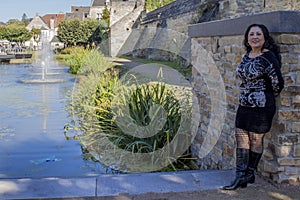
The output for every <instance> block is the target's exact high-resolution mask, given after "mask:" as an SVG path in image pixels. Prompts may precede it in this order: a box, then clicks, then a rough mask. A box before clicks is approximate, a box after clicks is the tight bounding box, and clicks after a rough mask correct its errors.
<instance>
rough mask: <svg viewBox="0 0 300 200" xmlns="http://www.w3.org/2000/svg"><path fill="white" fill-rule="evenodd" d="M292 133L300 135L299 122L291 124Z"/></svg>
mask: <svg viewBox="0 0 300 200" xmlns="http://www.w3.org/2000/svg"><path fill="white" fill-rule="evenodd" d="M292 133H300V122H292Z"/></svg>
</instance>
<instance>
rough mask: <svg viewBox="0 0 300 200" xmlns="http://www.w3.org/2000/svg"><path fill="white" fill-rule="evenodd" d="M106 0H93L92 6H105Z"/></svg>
mask: <svg viewBox="0 0 300 200" xmlns="http://www.w3.org/2000/svg"><path fill="white" fill-rule="evenodd" d="M105 2H106V0H93V2H92V7H95V6H105Z"/></svg>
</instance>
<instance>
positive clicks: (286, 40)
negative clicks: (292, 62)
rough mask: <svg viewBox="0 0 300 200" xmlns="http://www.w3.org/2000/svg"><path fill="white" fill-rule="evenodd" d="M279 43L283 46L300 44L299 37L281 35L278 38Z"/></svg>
mask: <svg viewBox="0 0 300 200" xmlns="http://www.w3.org/2000/svg"><path fill="white" fill-rule="evenodd" d="M277 41H278V43H281V44H298V43H299V42H300V40H299V36H298V35H292V34H281V35H279V36H278V38H277Z"/></svg>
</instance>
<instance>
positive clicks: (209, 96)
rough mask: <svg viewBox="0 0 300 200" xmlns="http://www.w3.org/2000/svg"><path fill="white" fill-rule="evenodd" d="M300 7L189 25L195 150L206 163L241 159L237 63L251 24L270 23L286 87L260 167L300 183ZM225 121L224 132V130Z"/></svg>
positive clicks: (226, 164) (221, 165)
mask: <svg viewBox="0 0 300 200" xmlns="http://www.w3.org/2000/svg"><path fill="white" fill-rule="evenodd" d="M299 20H300V12H299V11H275V12H270V13H261V14H256V15H252V16H247V17H240V18H234V19H226V20H220V21H213V22H209V23H201V24H195V25H190V26H189V36H190V37H191V62H192V65H193V86H194V92H195V96H196V97H197V98H195V99H196V101H198V102H197V103H198V105H200V110H199V112H198V113H197V112H195V113H194V114H193V121H194V122H195V123H199V126H198V131H197V136H196V138H195V141H194V144H193V145H192V152H193V155H194V156H195V157H197V158H198V159H197V164H198V165H199V166H200V168H201V169H229V168H233V167H234V165H235V145H236V144H235V138H234V133H235V126H234V120H235V112H236V109H237V106H238V93H239V92H238V85H239V83H238V79H237V78H236V76H235V69H236V66H237V64H238V63H239V62H240V61H241V58H242V56H243V54H244V53H245V51H244V48H243V45H242V41H243V34H244V31H245V30H246V28H247V26H248V25H250V24H252V23H263V24H265V25H266V26H267V27H268V28H269V30H270V33H271V34H272V36H273V37H274V39H275V40H276V41H277V43H278V44H279V45H280V49H281V56H282V63H283V65H282V73H283V76H284V79H285V88H284V90H283V91H282V93H281V95H280V96H279V97H277V113H276V115H275V118H274V121H273V122H274V123H273V126H272V129H271V131H270V133H268V134H267V135H266V137H265V142H264V144H265V150H264V156H263V159H262V161H261V162H260V164H259V172H260V173H261V174H262V175H264V176H266V177H269V178H271V179H272V180H274V181H275V182H277V183H284V182H288V183H291V184H299V183H300V175H299V174H300V26H299ZM220 126H221V130H220V133H217V131H216V130H219V129H220Z"/></svg>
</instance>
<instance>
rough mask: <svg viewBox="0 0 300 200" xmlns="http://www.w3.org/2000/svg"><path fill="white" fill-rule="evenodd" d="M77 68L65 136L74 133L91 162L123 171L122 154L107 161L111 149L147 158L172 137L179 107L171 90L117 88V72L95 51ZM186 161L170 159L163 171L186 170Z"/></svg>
mask: <svg viewBox="0 0 300 200" xmlns="http://www.w3.org/2000/svg"><path fill="white" fill-rule="evenodd" d="M78 66H80V67H79V68H78V69H77V74H81V75H82V76H81V77H80V80H79V81H78V82H77V84H76V87H75V89H74V91H73V92H72V94H71V95H72V98H71V101H70V103H69V104H68V110H69V111H70V113H71V114H72V116H73V121H72V122H71V123H69V124H67V125H66V126H65V130H66V132H65V133H66V136H67V137H69V134H70V131H71V130H72V131H74V130H78V131H79V132H78V134H77V135H75V136H74V137H73V138H76V139H79V140H80V143H81V145H82V146H83V149H85V151H86V152H88V153H89V155H92V157H93V160H97V161H100V162H101V163H102V164H103V165H104V166H106V167H110V168H113V169H116V170H121V171H126V170H127V169H126V166H125V165H124V163H123V160H122V155H119V159H116V158H115V157H114V156H110V154H112V152H113V151H114V150H115V149H122V150H123V151H124V152H130V153H132V154H136V153H142V154H143V153H150V154H151V152H154V151H157V150H159V149H161V148H163V147H165V146H168V145H169V144H170V142H171V141H172V140H173V139H174V137H176V133H177V131H178V128H179V126H180V122H181V117H182V115H181V114H182V108H181V107H180V103H179V101H178V100H177V99H176V98H175V94H174V92H173V91H174V90H173V88H172V86H170V85H167V84H164V83H161V82H150V83H138V82H136V83H134V84H130V85H127V86H124V85H121V82H120V77H119V76H120V68H118V69H116V68H114V67H113V63H111V62H108V61H107V60H106V58H105V57H104V56H103V55H102V54H101V53H97V51H94V50H93V51H90V52H89V53H88V54H87V55H86V56H85V59H84V60H83V61H82V64H81V65H78ZM158 105H159V106H158ZM137 127H138V128H137ZM146 127H149V128H146ZM152 131H153V132H155V134H154V133H152ZM186 153H187V154H188V151H187V152H186ZM120 154H122V151H121V153H120ZM184 157H188V158H187V159H186V160H189V156H188V155H183V156H182V157H181V158H177V157H176V158H173V157H168V158H167V159H168V160H169V163H170V165H169V166H168V167H166V168H164V169H161V170H162V171H166V170H168V171H169V170H178V169H179V168H180V169H185V168H186V163H185V161H186V160H185V159H184ZM141 162H142V161H141ZM153 162H157V161H156V160H153ZM137 165H139V164H137ZM140 165H143V163H141V164H140Z"/></svg>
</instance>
